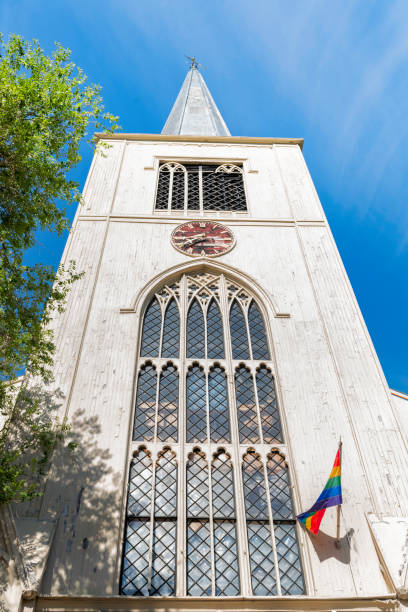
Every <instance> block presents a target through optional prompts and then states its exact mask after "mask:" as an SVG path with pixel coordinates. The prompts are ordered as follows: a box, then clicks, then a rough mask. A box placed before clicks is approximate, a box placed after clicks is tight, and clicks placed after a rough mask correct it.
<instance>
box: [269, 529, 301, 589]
mask: <svg viewBox="0 0 408 612" xmlns="http://www.w3.org/2000/svg"><path fill="white" fill-rule="evenodd" d="M275 541H276V552H277V555H278V566H279V577H280V584H281V589H282V595H302V594H303V593H304V592H305V585H304V582H303V573H302V565H301V563H300V557H299V547H298V542H297V536H296V526H295V524H294V523H289V524H288V523H281V524H279V525H275Z"/></svg>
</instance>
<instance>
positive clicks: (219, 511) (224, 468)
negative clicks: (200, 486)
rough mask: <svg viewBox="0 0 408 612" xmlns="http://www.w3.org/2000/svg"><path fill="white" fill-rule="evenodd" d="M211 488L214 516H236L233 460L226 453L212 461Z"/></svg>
mask: <svg viewBox="0 0 408 612" xmlns="http://www.w3.org/2000/svg"><path fill="white" fill-rule="evenodd" d="M211 488H212V503H213V516H214V518H234V517H235V498H234V482H233V476H232V465H231V460H230V458H229V457H228V455H227V454H226V453H220V454H218V455H217V456H216V457H215V459H214V460H213V462H212V469H211Z"/></svg>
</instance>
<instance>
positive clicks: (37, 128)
mask: <svg viewBox="0 0 408 612" xmlns="http://www.w3.org/2000/svg"><path fill="white" fill-rule="evenodd" d="M70 53H71V52H70V51H69V50H68V49H64V48H63V47H62V46H61V45H60V44H56V48H55V50H54V52H53V53H52V55H51V56H48V55H46V54H45V53H44V51H43V50H42V49H41V48H40V46H39V44H38V41H36V40H34V41H31V42H29V41H25V40H23V39H22V38H21V37H20V36H17V35H12V36H10V38H9V39H8V41H4V39H3V37H1V35H0V425H1V431H0V504H1V503H8V502H10V501H24V500H26V499H31V498H32V497H33V496H35V495H38V491H39V480H38V476H39V475H41V474H42V473H43V472H44V470H45V469H46V466H47V464H48V461H49V458H50V455H51V453H52V451H53V449H54V448H55V446H56V444H57V443H58V442H59V441H61V440H63V439H64V438H65V434H66V432H67V429H68V427H67V424H66V423H65V422H59V421H58V420H56V419H55V417H54V416H53V414H52V412H51V411H50V410H49V409H48V408H47V406H46V402H45V400H44V394H43V389H44V385H46V384H47V383H48V382H50V380H51V367H52V361H53V353H54V350H55V347H54V342H53V335H52V331H51V330H50V329H49V323H50V320H51V318H52V316H53V315H54V313H55V312H56V311H61V310H62V309H63V307H64V303H65V298H66V295H67V293H68V291H69V288H70V286H71V285H72V283H73V282H74V281H75V280H76V279H78V277H79V276H80V274H79V273H78V272H77V271H76V269H75V262H70V263H69V264H68V266H67V267H66V268H63V267H60V269H59V270H58V271H57V273H55V270H54V269H53V268H52V267H51V266H47V265H44V264H36V265H34V266H28V265H26V264H25V262H24V252H25V250H26V249H28V248H29V247H32V246H33V245H34V244H35V242H36V233H37V232H38V231H39V230H48V231H51V232H55V233H56V234H58V235H61V233H62V232H63V231H64V230H66V229H67V228H68V227H69V223H68V219H67V217H66V206H67V205H70V204H74V203H78V202H80V192H79V189H78V187H79V186H78V184H77V183H76V182H74V181H72V180H70V179H69V176H68V175H69V171H70V170H71V169H72V168H73V167H75V166H76V165H77V164H78V162H79V161H80V160H81V154H80V146H81V143H82V142H83V141H84V139H85V140H87V141H88V142H89V143H90V144H91V145H92V146H98V147H100V146H101V145H99V144H96V141H95V140H94V138H93V137H92V136H90V135H89V132H90V131H91V130H92V132H95V131H100V130H103V131H106V132H110V131H112V130H114V129H116V128H117V117H114V116H113V115H111V114H109V113H105V112H104V107H103V104H102V98H101V95H100V91H101V88H100V86H97V85H88V84H87V83H86V82H87V77H86V76H85V74H84V73H83V72H82V70H81V69H80V68H78V67H77V66H75V64H74V63H72V62H71V61H70ZM62 203H63V204H62ZM23 372H24V376H22V377H21V378H19V375H21V374H22V373H23ZM34 381H35V384H34Z"/></svg>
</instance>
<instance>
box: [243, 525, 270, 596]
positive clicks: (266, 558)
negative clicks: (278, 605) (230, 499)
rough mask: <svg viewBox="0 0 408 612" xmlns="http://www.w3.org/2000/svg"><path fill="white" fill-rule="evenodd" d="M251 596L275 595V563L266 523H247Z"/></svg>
mask: <svg viewBox="0 0 408 612" xmlns="http://www.w3.org/2000/svg"><path fill="white" fill-rule="evenodd" d="M247 531H248V543H249V561H250V569H251V583H252V594H253V595H258V596H263V597H265V596H266V597H267V596H268V595H276V579H275V563H274V559H273V550H272V541H271V533H270V531H269V525H268V524H267V523H255V522H252V521H251V522H249V523H247Z"/></svg>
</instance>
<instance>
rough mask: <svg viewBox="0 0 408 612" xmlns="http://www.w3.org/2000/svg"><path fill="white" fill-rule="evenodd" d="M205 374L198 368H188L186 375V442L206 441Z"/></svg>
mask: <svg viewBox="0 0 408 612" xmlns="http://www.w3.org/2000/svg"><path fill="white" fill-rule="evenodd" d="M205 395H206V392H205V374H204V372H203V371H202V370H200V368H199V367H198V366H193V367H192V368H190V370H189V372H188V374H187V385H186V408H187V442H204V441H206V440H207V409H206V397H205Z"/></svg>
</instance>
